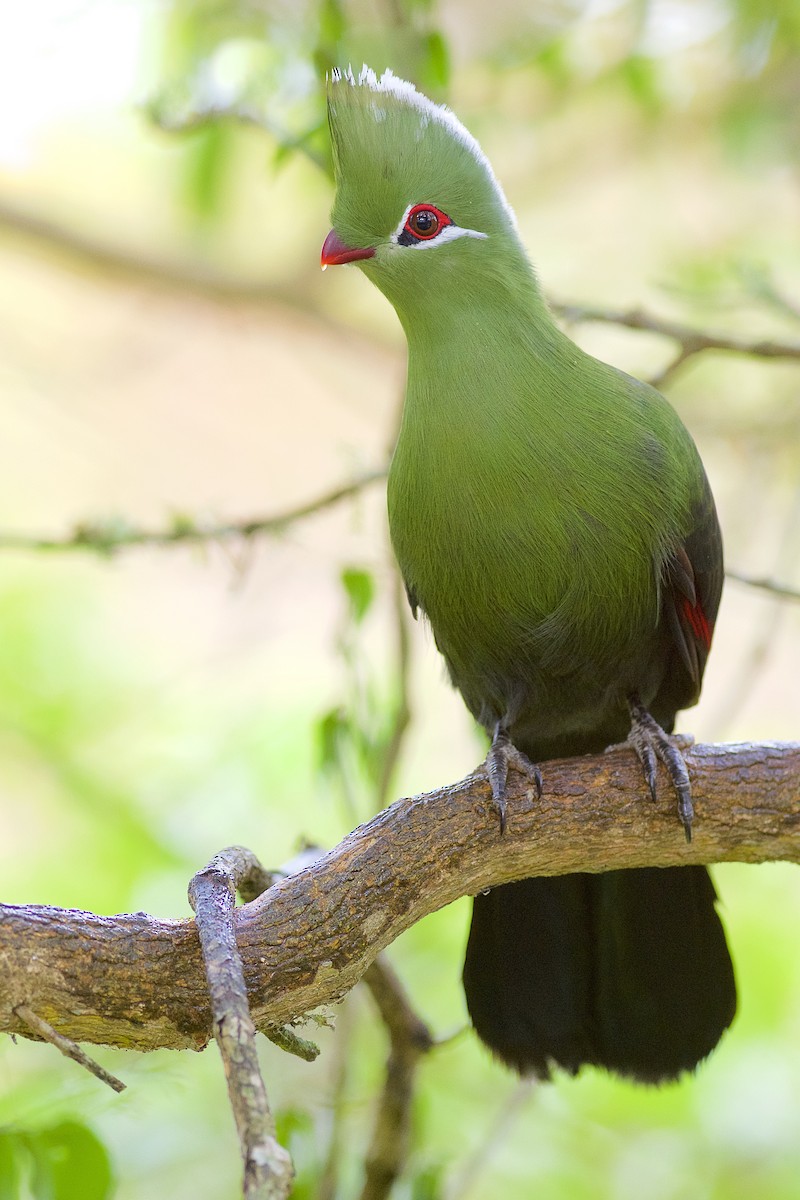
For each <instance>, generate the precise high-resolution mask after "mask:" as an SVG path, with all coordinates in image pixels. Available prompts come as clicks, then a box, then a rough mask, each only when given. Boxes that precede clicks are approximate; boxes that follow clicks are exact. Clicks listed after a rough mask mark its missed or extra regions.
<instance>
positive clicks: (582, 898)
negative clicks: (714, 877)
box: [464, 866, 736, 1083]
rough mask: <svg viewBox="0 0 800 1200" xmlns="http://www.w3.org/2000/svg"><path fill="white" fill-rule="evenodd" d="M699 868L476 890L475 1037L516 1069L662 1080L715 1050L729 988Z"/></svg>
mask: <svg viewBox="0 0 800 1200" xmlns="http://www.w3.org/2000/svg"><path fill="white" fill-rule="evenodd" d="M715 900H716V895H715V892H714V888H713V885H712V883H711V879H710V877H709V875H708V872H707V871H706V869H705V868H704V867H695V866H690V867H665V868H658V867H647V868H641V869H637V870H630V871H611V872H609V873H607V874H603V875H563V876H558V877H555V878H536V879H525V880H522V881H521V882H520V883H511V884H506V885H505V886H503V887H498V888H493V889H492V891H491V892H488V893H487V894H486V895H481V896H476V898H475V906H474V911H473V916H472V928H471V930H470V935H469V943H468V945H467V957H466V962H465V964H464V988H465V991H466V996H467V1007H468V1009H469V1013H470V1017H471V1018H472V1022H473V1024H474V1026H475V1029H476V1031H477V1033H478V1035H479V1036H480V1038H481V1039H482V1040H483V1041H484V1042H485V1043H486V1044H487V1046H489V1048H490V1049H491V1050H492V1051H493V1052H494V1053H495V1054H496V1055H497V1056H498V1057H499V1058H501V1059H502V1060H503V1061H504V1062H505V1063H507V1064H508V1065H509V1066H511V1067H513V1068H515V1069H516V1070H517V1071H519V1072H520V1073H522V1074H535V1075H539V1076H542V1077H546V1076H547V1075H548V1073H549V1068H550V1066H551V1065H552V1064H557V1065H558V1066H560V1067H563V1068H564V1069H565V1070H567V1071H570V1072H572V1073H574V1072H576V1071H577V1070H578V1069H579V1067H581V1066H582V1065H583V1064H585V1063H586V1064H593V1065H594V1066H599V1067H606V1068H607V1069H608V1070H609V1071H615V1072H617V1073H619V1074H621V1075H627V1076H630V1077H632V1078H634V1079H638V1080H641V1081H642V1082H646V1083H657V1082H659V1081H662V1080H668V1079H673V1078H674V1077H675V1076H676V1075H679V1074H680V1073H681V1072H682V1071H686V1070H691V1069H692V1068H693V1067H695V1066H696V1065H697V1063H698V1062H700V1060H701V1059H703V1058H705V1056H706V1055H707V1054H708V1053H709V1052H710V1051H711V1050H713V1048H714V1046H716V1044H717V1042H718V1041H719V1039H720V1037H721V1036H722V1034H723V1032H724V1031H725V1029H727V1027H728V1025H730V1023H731V1021H732V1020H733V1015H734V1012H735V1009H736V986H735V982H734V976H733V966H732V964H731V960H730V955H729V954H728V947H727V945H726V943H725V934H724V931H723V928H722V923H721V922H720V919H719V917H718V915H717V912H716V908H715Z"/></svg>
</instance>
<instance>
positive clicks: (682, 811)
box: [628, 699, 694, 842]
mask: <svg viewBox="0 0 800 1200" xmlns="http://www.w3.org/2000/svg"><path fill="white" fill-rule="evenodd" d="M628 708H629V710H630V714H631V731H630V733H629V734H628V745H629V746H631V747H632V748H633V750H635V752H636V755H637V757H638V759H639V762H640V763H641V764H642V770H643V771H644V777H645V781H646V783H647V787H648V790H649V792H650V797H651V799H652V800H656V798H657V790H656V773H657V770H658V763H659V762H662V763H663V764H664V766H665V767H666V768H667V772H668V774H669V777H670V779H671V780H672V786H673V787H674V789H675V793H676V795H677V797H678V816H679V817H680V821H681V824H682V825H683V832H684V834H685V836H686V841H687V842H691V840H692V821H693V819H694V807H693V805H692V785H691V783H690V782H689V772H688V771H687V769H686V763H685V762H684V758H683V755H682V754H681V750H680V747H679V745H678V742H677V739H676V740H673V739H672V738H671V737H670V736H669V734H667V733H665V732H664V730H663V729H662V728H661V726H660V725H659V724H658V722H657V721H655V720H654V719H653V718H652V717H651V716H650V713H649V712H648V711H647V709H646V708H645V707H644V706H643V705H642V704H641V703H640V702H639V700H637V699H631V700H630V701H629V702H628ZM689 744H690V745H691V742H690V743H689Z"/></svg>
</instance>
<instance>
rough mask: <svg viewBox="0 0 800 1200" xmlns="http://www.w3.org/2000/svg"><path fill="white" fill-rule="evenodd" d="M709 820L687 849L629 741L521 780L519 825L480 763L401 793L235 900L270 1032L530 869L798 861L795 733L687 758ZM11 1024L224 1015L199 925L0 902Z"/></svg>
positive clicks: (256, 1011) (144, 1033) (194, 1037)
mask: <svg viewBox="0 0 800 1200" xmlns="http://www.w3.org/2000/svg"><path fill="white" fill-rule="evenodd" d="M685 757H686V761H687V765H688V767H689V772H690V775H691V778H692V785H693V795H694V800H695V810H696V820H695V824H694V831H693V832H694V839H693V841H692V843H691V844H690V845H686V844H685V842H684V838H683V833H682V831H681V827H680V823H679V821H678V819H677V815H676V813H675V810H674V803H673V798H672V794H671V791H670V788H669V785H668V782H667V780H666V777H665V776H664V774H663V772H662V773H661V775H660V777H659V780H660V788H661V792H660V800H659V802H658V804H657V805H655V806H654V805H653V804H652V803H651V802H650V800H649V799H648V798H647V796H646V793H645V789H644V785H643V782H642V778H641V772H640V769H639V765H638V762H636V761H635V759H634V756H633V755H632V754H631V752H630V751H629V750H626V749H624V748H620V749H616V750H614V751H611V752H609V753H608V754H604V755H598V756H593V757H586V758H580V759H569V760H561V761H554V762H548V763H547V764H545V772H544V774H545V787H544V794H543V795H542V797H541V799H540V800H536V798H535V796H534V795H533V792H532V790H531V789H526V787H525V786H524V785H523V783H522V781H521V780H520V779H519V777H517V776H513V777H512V780H511V787H510V790H509V822H508V829H507V832H506V834H505V835H504V836H503V837H501V836H500V834H499V831H498V824H497V815H496V812H495V811H494V809H493V807H492V805H491V803H490V800H489V791H488V785H487V784H486V782H485V779H484V778H483V777H482V776H481V775H480V774H474V775H471V776H469V777H468V778H467V779H465V780H463V781H461V782H460V783H456V784H453V785H451V786H449V787H444V788H441V789H439V790H438V791H435V792H431V793H430V794H428V795H423V796H416V797H412V798H410V799H404V800H398V801H397V802H396V803H395V804H393V805H392V806H391V807H390V808H388V809H386V810H385V811H384V812H381V813H379V814H378V815H377V816H376V817H374V818H373V819H372V820H371V821H369V822H368V823H367V824H365V825H362V826H361V827H360V828H358V829H357V830H355V832H353V833H352V834H350V835H349V836H348V837H346V838H345V839H344V841H342V842H341V843H340V844H339V845H338V846H336V847H335V848H334V849H333V850H331V851H330V852H329V853H328V854H327V855H325V856H324V857H323V858H321V859H319V860H317V861H316V862H315V863H314V865H313V866H311V867H309V868H307V869H305V870H302V871H299V872H298V873H296V874H294V875H290V876H288V877H286V878H282V879H280V880H278V881H277V882H276V883H275V884H274V885H273V886H272V887H271V888H269V890H268V891H266V892H264V893H263V894H262V895H261V896H259V897H258V898H257V899H256V900H253V901H252V902H251V903H250V904H246V905H244V906H242V907H241V908H239V909H237V910H236V937H237V942H238V946H239V950H240V953H241V956H242V961H243V965H244V974H245V980H246V982H247V988H248V994H249V1000H250V1008H251V1013H252V1016H253V1020H254V1022H255V1024H256V1026H257V1027H258V1028H268V1027H271V1026H275V1025H282V1024H287V1023H292V1022H296V1021H299V1020H300V1019H301V1018H302V1017H303V1016H304V1014H306V1013H308V1012H309V1011H310V1010H312V1009H314V1008H316V1007H318V1006H319V1005H324V1004H330V1003H333V1002H335V1001H337V1000H339V999H340V998H341V997H342V996H343V995H344V994H345V993H346V992H347V991H349V989H350V988H352V987H353V985H354V984H355V983H356V982H357V981H358V979H359V978H360V977H361V976H362V975H363V974H364V972H365V971H366V970H367V968H368V967H369V965H370V963H371V962H372V961H373V960H374V958H375V956H376V955H377V954H378V952H379V951H380V950H382V949H383V948H384V947H385V946H387V945H388V944H389V943H390V942H392V941H394V939H395V938H397V937H398V936H399V935H400V934H401V933H402V932H403V931H404V930H405V929H408V928H409V927H410V926H411V925H413V924H414V923H415V922H416V921H419V920H420V919H421V918H422V917H424V916H426V915H427V914H428V913H431V912H434V911H435V910H436V909H439V908H441V907H443V906H444V905H446V904H449V903H451V902H452V901H453V900H456V899H458V897H460V896H465V895H474V894H475V893H476V892H478V891H481V890H482V889H484V888H487V887H491V886H495V885H498V884H501V883H507V882H510V881H511V880H514V879H520V878H523V877H525V876H528V875H536V874H540V875H558V874H565V873H568V872H570V871H602V870H610V869H614V868H621V867H636V866H668V865H675V864H682V863H713V862H723V861H740V862H763V861H765V860H774V859H784V860H792V861H798V860H800V743H787V744H783V745H780V744H776V743H767V744H762V745H749V744H745V745H738V746H703V745H700V746H695V747H693V748H692V749H690V750H688V751H687V752H686V755H685ZM0 979H2V987H1V988H0V1030H4V1031H8V1032H13V1033H17V1034H20V1035H22V1036H28V1037H30V1036H31V1030H30V1027H29V1026H28V1025H26V1024H25V1023H24V1022H23V1021H21V1020H20V1018H19V1017H18V1016H17V1015H16V1014H15V1011H14V1010H15V1008H17V1007H18V1006H19V1005H27V1007H28V1008H29V1009H31V1010H32V1011H33V1012H35V1013H36V1014H37V1015H38V1016H39V1017H41V1018H42V1019H43V1020H45V1021H47V1022H48V1023H49V1024H50V1025H52V1026H53V1027H54V1028H55V1029H56V1030H58V1031H59V1032H60V1033H62V1034H64V1035H65V1036H67V1037H71V1038H73V1039H74V1040H76V1041H81V1042H91V1043H106V1044H110V1045H115V1046H124V1047H129V1048H132V1049H138V1050H151V1049H155V1048H156V1047H171V1048H175V1049H178V1048H187V1047H188V1048H195V1049H199V1048H201V1047H202V1046H204V1045H205V1044H206V1042H207V1041H208V1040H209V1038H210V1036H211V1032H212V1030H211V1013H210V1010H209V1004H208V996H207V987H206V983H205V977H204V972H203V963H202V957H201V953H200V945H199V941H198V937H197V932H196V928H195V925H194V922H192V921H186V920H183V921H178V920H173V921H158V920H155V919H153V918H151V917H148V916H146V915H145V914H141V913H136V914H132V915H130V914H125V915H121V916H115V917H102V916H96V915H94V914H92V913H83V912H75V911H70V910H65V909H58V908H45V907H40V906H25V907H13V906H9V905H6V906H0Z"/></svg>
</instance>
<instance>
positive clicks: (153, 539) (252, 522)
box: [0, 468, 386, 554]
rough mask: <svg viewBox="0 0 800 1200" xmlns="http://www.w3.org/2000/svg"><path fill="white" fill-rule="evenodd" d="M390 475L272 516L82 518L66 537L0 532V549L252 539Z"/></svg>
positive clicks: (107, 548) (358, 479)
mask: <svg viewBox="0 0 800 1200" xmlns="http://www.w3.org/2000/svg"><path fill="white" fill-rule="evenodd" d="M385 478H386V468H378V469H376V470H373V471H365V472H364V473H363V474H362V475H356V476H355V478H354V479H351V480H350V481H349V482H348V483H344V484H340V485H339V486H338V487H335V488H333V489H332V490H331V491H328V492H323V494H322V495H321V496H317V497H315V498H314V499H313V500H307V501H306V502H305V503H304V504H300V505H298V506H297V507H296V508H290V509H287V510H286V511H285V512H282V513H274V514H272V515H270V516H263V517H248V518H246V519H244V520H241V521H220V522H213V521H212V522H207V523H206V522H203V521H198V520H196V519H195V518H193V517H189V516H177V517H175V518H174V520H173V522H172V524H171V525H168V526H166V527H165V528H163V529H142V528H138V527H136V526H134V525H129V524H128V523H127V522H125V521H108V522H105V523H103V522H99V521H98V522H89V521H86V522H81V523H80V524H78V525H76V526H75V528H74V529H73V531H72V533H68V534H66V535H64V536H62V537H57V536H47V535H41V534H28V533H3V532H0V550H32V551H36V552H39V551H44V552H51V551H68V550H89V551H92V552H93V553H96V554H113V553H114V552H115V551H117V550H122V549H127V548H129V547H133V546H176V545H190V544H197V543H206V542H222V541H226V540H228V539H230V538H244V539H250V538H253V537H258V536H259V535H262V534H270V535H273V536H275V535H279V534H281V533H283V532H284V530H286V529H287V528H288V527H289V526H290V525H292V524H293V523H294V522H295V521H300V520H302V519H303V518H304V517H310V516H312V515H314V514H316V513H318V512H322V511H323V510H324V509H326V508H331V507H333V505H335V504H338V503H339V502H340V501H342V500H348V499H350V497H351V496H355V495H357V494H358V493H359V492H361V491H363V490H364V489H365V488H366V487H369V485H370V484H373V483H377V482H379V481H380V480H383V479H385Z"/></svg>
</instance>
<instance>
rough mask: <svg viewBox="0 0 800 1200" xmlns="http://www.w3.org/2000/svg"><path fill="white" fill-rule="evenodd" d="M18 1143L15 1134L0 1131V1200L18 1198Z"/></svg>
mask: <svg viewBox="0 0 800 1200" xmlns="http://www.w3.org/2000/svg"><path fill="white" fill-rule="evenodd" d="M19 1150H20V1143H19V1137H18V1136H17V1134H15V1133H12V1132H11V1131H10V1130H3V1131H0V1200H18V1197H19V1194H20V1169H19Z"/></svg>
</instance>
